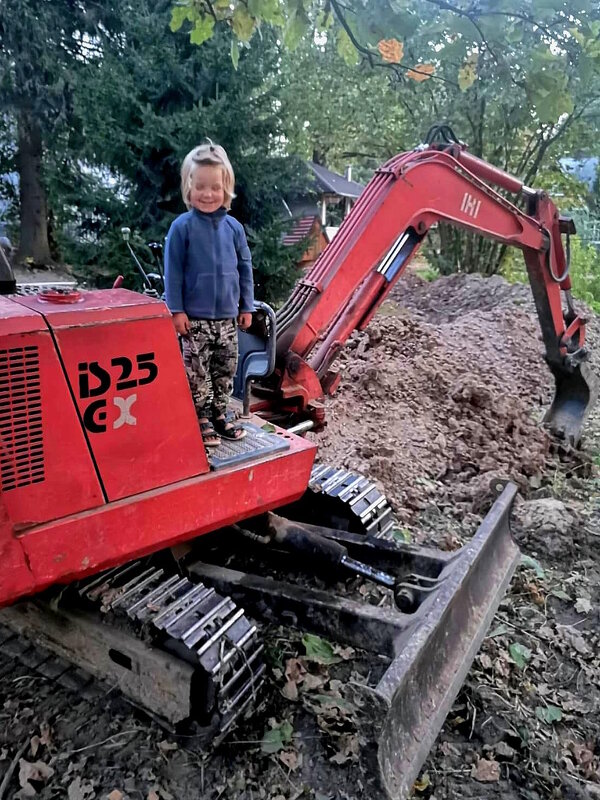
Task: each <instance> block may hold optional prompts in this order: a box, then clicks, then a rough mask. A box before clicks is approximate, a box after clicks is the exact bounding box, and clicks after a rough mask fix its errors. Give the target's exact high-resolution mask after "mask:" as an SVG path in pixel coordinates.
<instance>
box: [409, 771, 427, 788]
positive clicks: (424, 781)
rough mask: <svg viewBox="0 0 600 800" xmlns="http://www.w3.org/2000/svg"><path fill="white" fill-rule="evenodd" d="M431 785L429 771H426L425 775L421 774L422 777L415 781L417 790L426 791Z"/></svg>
mask: <svg viewBox="0 0 600 800" xmlns="http://www.w3.org/2000/svg"><path fill="white" fill-rule="evenodd" d="M429 786H431V780H430V778H429V773H428V772H424V773H423V775H421V777H420V778H419V780H416V781H415V782H414V784H413V789H414V790H415V791H417V792H424V791H425V789H427V788H428V787H429Z"/></svg>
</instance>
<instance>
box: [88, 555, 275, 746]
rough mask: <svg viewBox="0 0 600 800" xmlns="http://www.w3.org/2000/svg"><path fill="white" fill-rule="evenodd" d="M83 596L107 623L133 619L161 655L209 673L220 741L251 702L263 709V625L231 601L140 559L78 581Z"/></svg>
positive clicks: (130, 627) (139, 631) (208, 710)
mask: <svg viewBox="0 0 600 800" xmlns="http://www.w3.org/2000/svg"><path fill="white" fill-rule="evenodd" d="M77 591H78V593H79V595H80V597H82V598H85V600H86V601H87V602H90V603H92V604H93V605H95V606H96V607H97V608H99V610H100V612H101V613H103V614H105V615H107V617H109V618H110V616H111V615H115V616H116V617H117V618H118V617H121V618H124V619H127V620H128V622H129V623H130V624H129V625H128V629H130V630H131V629H132V628H133V630H135V631H136V632H138V634H139V635H147V634H148V633H149V634H150V636H151V638H152V640H153V641H155V642H157V643H159V644H160V646H161V648H162V649H163V650H168V651H169V652H176V653H177V657H181V658H184V659H185V660H186V661H188V662H189V663H190V664H192V666H194V667H198V668H199V669H201V670H202V671H203V672H204V673H205V677H206V678H207V680H208V681H209V683H210V686H209V692H208V695H209V697H212V698H214V703H215V705H214V708H209V709H203V711H207V712H209V713H213V712H214V711H216V712H217V713H218V715H219V728H218V733H217V739H218V740H220V739H222V738H223V736H225V734H226V733H227V732H228V731H229V730H230V728H231V727H232V726H233V725H234V724H235V722H236V720H237V719H238V718H239V717H240V716H241V715H242V714H243V713H244V712H246V711H247V710H248V709H249V707H251V705H252V702H253V701H254V705H257V702H258V696H259V692H260V689H261V687H262V684H263V682H264V677H263V675H264V672H265V663H264V659H263V644H262V642H261V641H260V640H259V636H258V629H257V626H256V625H255V624H253V623H252V622H251V621H250V620H249V619H248V618H247V617H246V616H245V614H244V609H243V608H238V606H237V605H236V604H235V603H234V601H233V600H232V599H231V598H230V597H226V596H223V595H220V594H218V593H217V592H216V591H215V590H214V589H212V588H210V587H207V586H204V584H202V583H192V581H190V580H189V579H188V578H185V577H180V576H179V575H177V574H175V575H170V576H167V575H165V573H164V570H162V569H160V568H157V567H153V566H148V565H147V564H146V565H144V564H143V563H142V562H140V561H136V562H131V563H129V564H125V565H124V566H122V567H117V568H115V569H112V570H109V571H107V572H104V573H102V574H100V575H95V576H93V577H92V578H90V579H88V580H87V581H83V582H79V583H78V584H77ZM151 711H154V710H153V709H151ZM155 713H157V714H160V710H159V709H157V710H155Z"/></svg>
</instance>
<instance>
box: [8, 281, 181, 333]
mask: <svg viewBox="0 0 600 800" xmlns="http://www.w3.org/2000/svg"><path fill="white" fill-rule="evenodd" d="M77 295H78V297H77V299H76V300H75V302H73V303H64V302H61V303H57V302H52V301H51V300H44V299H42V298H41V297H40V296H39V295H27V296H24V297H14V298H13V299H14V300H15V301H16V302H18V303H19V304H20V305H21V306H23V307H25V308H29V309H31V310H32V311H37V313H38V314H43V316H44V317H45V318H46V319H47V320H48V323H49V324H50V325H51V326H52V328H54V329H57V328H61V327H69V326H70V325H91V324H97V323H106V322H118V321H122V320H128V319H142V318H145V317H159V316H160V317H170V316H171V315H170V313H169V310H168V309H167V307H166V306H165V304H164V303H162V302H161V301H160V300H154V299H153V298H151V297H146V295H143V294H139V293H138V292H130V291H129V290H128V289H98V290H96V291H91V292H83V291H82V292H79V293H77Z"/></svg>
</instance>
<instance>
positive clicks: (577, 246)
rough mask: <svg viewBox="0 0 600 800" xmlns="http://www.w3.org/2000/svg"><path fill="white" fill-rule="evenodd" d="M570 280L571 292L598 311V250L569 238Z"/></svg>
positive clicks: (599, 296)
mask: <svg viewBox="0 0 600 800" xmlns="http://www.w3.org/2000/svg"><path fill="white" fill-rule="evenodd" d="M571 282H572V284H573V294H574V296H575V297H576V298H577V299H578V300H583V301H584V302H585V303H587V304H588V306H590V308H592V309H593V310H594V311H596V312H597V313H600V252H598V250H596V248H595V247H593V246H592V245H584V244H582V243H581V240H580V239H579V238H578V237H577V236H574V237H572V238H571Z"/></svg>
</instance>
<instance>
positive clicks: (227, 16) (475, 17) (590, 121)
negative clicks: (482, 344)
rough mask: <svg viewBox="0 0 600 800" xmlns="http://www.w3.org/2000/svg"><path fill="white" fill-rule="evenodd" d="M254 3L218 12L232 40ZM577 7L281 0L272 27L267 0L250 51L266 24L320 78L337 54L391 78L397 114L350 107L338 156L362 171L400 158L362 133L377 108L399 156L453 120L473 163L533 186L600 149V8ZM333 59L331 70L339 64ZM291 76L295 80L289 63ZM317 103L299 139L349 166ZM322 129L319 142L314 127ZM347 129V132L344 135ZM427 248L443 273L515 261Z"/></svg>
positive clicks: (442, 239) (452, 232)
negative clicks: (557, 165)
mask: <svg viewBox="0 0 600 800" xmlns="http://www.w3.org/2000/svg"><path fill="white" fill-rule="evenodd" d="M182 2H183V4H184V5H188V6H194V7H195V8H196V9H197V13H200V14H202V13H206V14H208V13H212V10H211V8H210V4H209V3H208V2H204V3H200V4H198V3H195V2H194V0H182ZM244 4H245V3H244V0H233V2H232V3H230V4H222V5H219V10H218V12H217V17H218V20H219V21H218V23H217V25H216V26H215V30H216V29H218V28H221V29H225V30H226V31H228V34H229V35H231V36H232V37H233V38H235V37H236V34H235V31H234V30H232V24H233V15H234V14H235V10H236V8H237V7H238V6H241V5H244ZM576 5H577V9H576V12H577V13H576V14H575V13H571V12H572V9H570V13H569V14H567V12H566V11H565V6H564V3H562V2H556V3H551V2H545V0H544V1H542V0H528V2H527V3H521V2H517V0H505V1H504V2H502V3H500V4H490V3H471V4H465V3H457V4H451V3H437V2H435V3H434V2H431V3H422V2H420V1H418V0H379V1H378V2H369V3H367V2H365V0H351V1H350V2H348V3H344V4H341V3H338V2H337V1H335V2H331V0H304V2H302V3H300V2H299V0H278V2H277V8H278V9H279V12H280V18H279V19H278V20H277V21H276V22H270V21H269V20H268V19H267V17H266V14H265V10H264V9H265V4H263V3H262V2H260V1H259V0H257V2H256V3H253V4H251V5H250V6H249V13H250V15H251V16H252V17H253V18H254V20H255V22H256V26H255V33H254V34H253V37H252V38H251V39H250V40H249V41H246V42H245V45H246V46H247V47H249V49H250V50H251V49H253V48H254V47H256V46H258V39H257V35H256V31H258V30H260V31H263V32H264V28H265V26H266V25H268V24H272V25H275V27H276V28H277V29H279V28H281V29H283V30H285V29H286V26H292V25H293V26H294V36H293V41H290V40H288V39H287V38H286V36H284V37H283V43H284V46H286V47H288V48H290V47H293V48H294V56H295V57H298V62H301V60H302V56H301V55H300V56H298V54H301V53H302V52H303V51H305V52H307V51H308V52H310V58H309V59H308V61H307V63H309V62H310V59H311V58H312V59H313V63H315V62H316V64H315V72H318V71H319V69H320V62H321V55H320V53H319V50H321V51H328V50H329V51H331V48H335V52H336V53H337V54H338V55H341V57H342V58H343V59H344V60H345V62H346V64H349V63H357V62H358V66H357V68H356V70H357V73H358V74H359V76H360V77H359V80H363V81H366V78H365V76H366V74H367V70H368V69H371V68H372V67H375V68H376V69H375V70H374V71H375V72H376V73H377V74H378V75H386V76H388V77H389V78H390V85H391V86H392V87H393V89H394V94H395V97H394V99H391V93H390V97H389V100H388V102H387V104H383V103H381V102H380V100H381V94H380V93H379V92H377V93H376V94H375V95H374V96H373V95H372V94H371V92H370V91H369V89H368V88H367V87H366V86H365V87H364V89H363V91H362V93H361V95H360V100H358V101H357V102H354V103H353V105H352V106H349V105H346V107H347V108H350V107H351V108H352V110H353V112H354V114H355V117H356V130H357V133H358V135H357V136H356V137H355V138H354V141H355V142H356V144H357V146H356V147H350V146H349V147H347V148H346V149H345V151H344V150H343V149H342V147H341V146H340V147H339V152H341V153H344V152H346V153H359V154H360V156H359V157H360V158H361V160H362V161H365V157H364V155H365V151H366V154H367V156H368V157H369V158H370V159H372V158H373V157H375V158H377V157H378V156H383V155H384V154H385V155H386V156H387V155H391V153H389V151H388V152H386V147H382V146H377V145H376V144H374V142H375V140H376V139H377V134H375V135H373V136H371V137H369V136H368V134H366V133H363V132H362V131H361V130H360V129H361V125H362V123H363V121H364V120H365V119H366V117H367V113H368V110H369V108H373V109H374V110H375V115H374V116H376V118H377V119H378V120H379V119H381V118H387V119H390V117H391V115H390V113H389V112H390V110H391V109H393V110H394V111H395V112H396V114H397V118H398V124H397V126H396V131H397V136H396V148H395V149H396V151H397V150H400V149H405V147H406V145H408V147H412V146H414V145H415V144H417V143H418V142H419V141H420V140H422V137H423V135H424V133H425V131H426V130H427V129H428V127H429V125H430V124H431V123H432V122H434V121H436V120H444V121H449V122H450V123H451V124H452V125H453V127H454V129H455V131H456V133H457V134H458V136H459V138H461V139H463V140H464V141H466V142H468V143H469V145H470V148H471V150H472V152H474V153H475V154H476V155H479V156H482V157H483V158H485V159H486V160H488V161H490V162H491V163H493V164H496V165H498V166H500V167H501V168H502V169H504V170H506V171H508V172H510V173H512V174H515V175H517V176H519V177H521V178H522V179H523V180H524V182H525V183H526V184H528V185H531V184H532V183H533V182H534V179H535V177H536V175H537V174H538V171H539V170H540V168H541V167H542V166H543V165H544V163H547V162H548V161H549V160H550V159H551V158H553V157H556V156H557V155H562V154H564V153H565V149H564V145H563V146H562V147H563V149H562V150H561V149H559V148H560V147H561V142H562V141H566V140H568V139H569V137H570V135H571V134H573V133H574V132H577V133H581V131H582V129H583V128H585V127H587V129H588V130H589V134H590V135H588V134H587V133H586V136H585V137H583V138H582V139H580V141H584V139H585V141H586V142H587V146H589V147H593V146H594V141H593V131H595V129H596V127H597V126H596V123H595V119H594V114H593V111H594V108H595V107H596V108H597V105H598V102H600V53H599V51H600V46H599V45H598V31H599V30H600V8H599V7H598V6H597V4H596V3H595V2H593V0H578V2H577V4H576ZM326 20H327V22H326ZM300 28H303V31H302V34H301V36H300V37H299V31H300ZM328 58H329V59H330V63H333V62H332V60H331V55H330V54H329V55H328ZM300 69H301V66H300V63H298V64H295V63H294V64H292V68H291V73H292V74H294V75H295V76H299V74H300ZM336 69H338V70H339V67H337V66H336ZM371 72H373V70H371ZM282 73H283V75H284V76H285V75H286V68H285V56H284V68H283V70H282ZM335 80H336V75H335V72H334V73H333V75H332V78H331V80H330V79H329V76H328V75H326V76H325V77H324V79H321V80H320V82H319V86H320V87H321V89H322V92H323V95H324V99H323V105H324V103H325V99H330V97H331V95H333V94H334V92H333V90H332V91H331V92H330V91H329V86H330V84H334V83H335ZM357 82H358V81H352V79H349V80H348V85H347V86H345V87H343V88H342V89H341V91H340V92H339V97H340V102H346V103H348V101H349V95H350V87H352V86H355V85H356V83H357ZM292 83H293V81H292ZM306 85H308V86H309V87H310V79H309V80H307V81H305V82H304V83H301V82H300V80H297V81H296V83H295V88H296V100H297V99H298V98H299V97H300V96H302V97H303V96H304V94H303V93H302V94H301V91H302V89H303V87H304V86H306ZM308 97H310V101H311V102H310V103H309V102H306V103H305V109H304V110H303V112H302V114H301V115H300V116H299V119H298V125H297V126H296V127H295V131H296V133H295V135H294V134H293V135H292V140H293V141H297V142H301V141H302V140H304V141H310V142H312V143H313V144H314V150H315V153H317V154H319V155H321V156H322V158H323V160H324V161H325V162H326V163H328V165H330V166H334V167H335V164H330V163H329V161H328V158H333V159H336V160H337V159H338V157H339V155H338V152H336V151H338V145H337V140H338V139H339V140H341V139H342V137H343V134H340V136H338V130H339V129H338V127H337V125H336V122H337V121H338V120H340V121H341V122H342V123H343V122H344V121H345V115H343V114H341V115H340V114H338V113H336V109H335V105H336V102H335V97H334V99H333V101H332V104H333V106H334V108H333V109H332V114H331V118H330V119H331V122H330V124H329V125H327V122H326V117H325V115H324V114H323V115H321V114H320V112H319V98H318V95H317V94H316V93H315V94H313V93H312V92H309V93H308V95H307V99H308ZM313 103H316V105H317V108H316V110H315V111H313ZM284 110H285V104H284ZM319 117H322V119H319ZM315 119H316V120H318V125H319V135H318V136H317V135H315V129H314V127H312V126H313V124H314V122H313V121H314V120H315ZM301 125H303V126H304V128H303V129H302V128H301V127H300V126H301ZM344 127H345V126H344V125H343V124H342V127H341V130H344ZM382 127H383V126H381V125H379V124H376V125H375V126H374V129H377V132H379V131H380V130H381V128H382ZM346 130H347V129H346ZM351 135H352V134H351ZM361 137H362V143H368V144H367V146H366V147H365V146H364V144H363V146H362V147H359V146H358V145H359V142H361ZM318 139H320V142H319V145H320V146H317V140H318ZM389 140H390V141H392V140H393V137H391V136H390V137H389ZM572 141H573V143H574V142H575V141H576V139H575V138H573V139H572ZM332 142H336V144H332ZM566 152H568V150H567V151H566ZM346 158H347V157H346ZM340 160H341V158H340ZM378 160H379V163H380V162H381V161H382V160H384V159H383V158H382V157H379V158H378ZM369 166H371V167H372V166H373V164H369ZM429 239H430V241H429V242H428V244H427V245H426V254H427V257H428V258H429V260H430V261H431V263H432V265H433V266H434V267H435V268H436V269H437V270H439V271H440V272H441V273H442V274H447V273H449V272H453V271H464V272H475V271H479V272H482V273H484V274H494V273H496V272H497V271H498V270H499V268H500V264H501V262H502V260H503V257H504V253H505V248H504V246H502V245H501V244H499V243H496V242H493V241H489V240H485V241H482V240H481V237H480V236H479V235H466V234H464V233H463V232H462V231H460V230H457V229H455V228H450V227H449V226H448V225H443V224H441V225H439V226H438V228H437V229H436V230H435V231H433V232H432V234H431V236H430V237H429Z"/></svg>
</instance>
